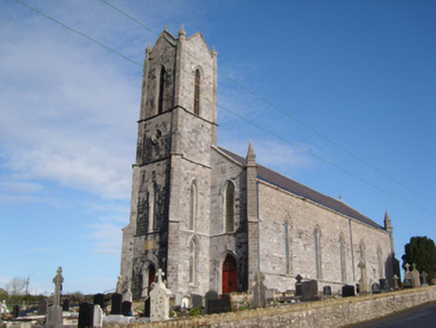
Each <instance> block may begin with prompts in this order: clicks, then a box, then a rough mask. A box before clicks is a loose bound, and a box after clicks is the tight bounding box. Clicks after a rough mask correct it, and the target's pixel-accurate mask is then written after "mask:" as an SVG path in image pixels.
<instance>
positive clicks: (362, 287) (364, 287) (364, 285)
mask: <svg viewBox="0 0 436 328" xmlns="http://www.w3.org/2000/svg"><path fill="white" fill-rule="evenodd" d="M357 267H358V268H359V269H360V280H359V293H367V292H369V288H368V279H367V278H366V264H365V263H363V262H362V261H361V262H359V264H358V265H357Z"/></svg>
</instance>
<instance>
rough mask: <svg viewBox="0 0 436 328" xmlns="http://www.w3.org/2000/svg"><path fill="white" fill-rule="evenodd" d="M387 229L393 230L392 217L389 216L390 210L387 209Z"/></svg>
mask: <svg viewBox="0 0 436 328" xmlns="http://www.w3.org/2000/svg"><path fill="white" fill-rule="evenodd" d="M384 223H385V229H386V230H388V231H391V230H392V222H391V218H390V217H389V213H388V211H386V213H385V222H384Z"/></svg>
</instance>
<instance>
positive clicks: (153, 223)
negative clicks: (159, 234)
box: [148, 184, 158, 232]
mask: <svg viewBox="0 0 436 328" xmlns="http://www.w3.org/2000/svg"><path fill="white" fill-rule="evenodd" d="M150 201H151V204H150V210H149V225H148V230H149V232H151V231H155V230H156V229H157V203H158V190H157V185H156V184H154V185H153V190H152V192H151V197H150Z"/></svg>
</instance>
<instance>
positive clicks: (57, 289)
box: [53, 267, 64, 306]
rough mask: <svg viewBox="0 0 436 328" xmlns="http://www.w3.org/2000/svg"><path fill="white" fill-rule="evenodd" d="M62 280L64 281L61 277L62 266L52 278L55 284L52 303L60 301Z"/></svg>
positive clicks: (56, 303) (57, 303)
mask: <svg viewBox="0 0 436 328" xmlns="http://www.w3.org/2000/svg"><path fill="white" fill-rule="evenodd" d="M63 282H64V277H62V267H59V268H58V271H57V274H56V277H54V278H53V283H54V284H55V293H54V298H53V303H54V305H55V306H57V305H59V304H60V302H61V290H62V283H63Z"/></svg>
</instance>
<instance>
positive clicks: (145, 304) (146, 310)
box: [144, 297, 150, 318]
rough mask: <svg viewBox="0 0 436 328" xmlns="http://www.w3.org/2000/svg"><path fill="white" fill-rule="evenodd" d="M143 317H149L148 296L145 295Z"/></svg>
mask: <svg viewBox="0 0 436 328" xmlns="http://www.w3.org/2000/svg"><path fill="white" fill-rule="evenodd" d="M144 317H146V318H150V297H147V299H146V300H145V303H144Z"/></svg>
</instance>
